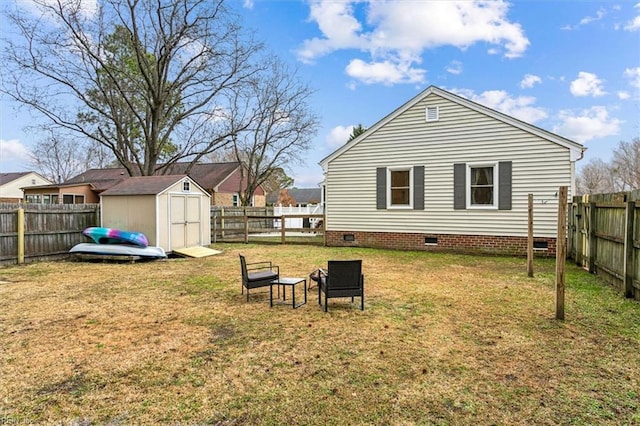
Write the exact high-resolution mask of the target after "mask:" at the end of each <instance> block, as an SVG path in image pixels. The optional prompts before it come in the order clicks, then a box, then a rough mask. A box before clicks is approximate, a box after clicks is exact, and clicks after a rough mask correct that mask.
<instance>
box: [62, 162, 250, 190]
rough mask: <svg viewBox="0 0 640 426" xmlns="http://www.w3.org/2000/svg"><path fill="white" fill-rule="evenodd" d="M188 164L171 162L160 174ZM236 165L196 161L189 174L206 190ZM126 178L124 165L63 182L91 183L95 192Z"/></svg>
mask: <svg viewBox="0 0 640 426" xmlns="http://www.w3.org/2000/svg"><path fill="white" fill-rule="evenodd" d="M189 164H190V163H175V164H172V165H171V166H169V167H168V170H167V172H168V174H166V175H162V176H171V175H185V174H186V173H185V172H186V170H187V167H188V166H189ZM238 167H240V163H238V162H226V163H197V164H195V165H194V166H193V167H192V168H191V171H190V172H189V176H190V177H191V178H192V179H193V180H195V181H196V182H197V183H198V184H199V186H201V187H204V188H206V189H208V190H211V189H214V190H215V189H216V188H217V186H218V185H220V184H221V183H222V182H224V180H225V179H226V178H227V177H229V175H230V174H231V173H233V172H234V171H235V170H236V169H237V168H238ZM134 177H139V176H134ZM127 178H129V174H128V173H127V169H125V168H124V167H117V168H109V169H89V170H87V171H85V172H84V173H80V174H79V175H77V176H74V177H73V178H71V179H69V180H67V181H66V182H64V184H65V185H67V184H78V183H91V184H92V185H93V186H94V188H95V190H96V191H97V192H101V191H104V190H106V189H108V188H111V187H112V186H114V185H116V184H118V183H119V182H120V181H123V180H125V179H127Z"/></svg>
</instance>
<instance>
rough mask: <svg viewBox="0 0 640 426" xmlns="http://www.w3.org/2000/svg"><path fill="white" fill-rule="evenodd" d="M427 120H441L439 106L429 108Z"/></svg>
mask: <svg viewBox="0 0 640 426" xmlns="http://www.w3.org/2000/svg"><path fill="white" fill-rule="evenodd" d="M426 119H427V121H438V120H439V119H440V111H439V109H438V107H437V106H434V107H427V110H426Z"/></svg>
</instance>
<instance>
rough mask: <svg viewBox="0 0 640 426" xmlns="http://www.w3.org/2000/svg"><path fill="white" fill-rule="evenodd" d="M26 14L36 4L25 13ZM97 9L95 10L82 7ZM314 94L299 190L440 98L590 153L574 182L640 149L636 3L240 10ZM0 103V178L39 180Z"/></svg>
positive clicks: (373, 1) (543, 0)
mask: <svg viewBox="0 0 640 426" xmlns="http://www.w3.org/2000/svg"><path fill="white" fill-rule="evenodd" d="M22 1H27V0H22ZM83 1H88V2H92V1H95V0H83ZM231 3H232V4H233V5H234V7H235V9H236V10H237V12H238V13H239V14H240V15H241V18H242V21H243V23H244V25H245V27H247V28H249V29H253V30H254V31H255V33H256V36H257V37H258V38H259V39H261V40H263V41H264V42H265V44H266V46H267V47H268V49H270V50H271V51H273V52H274V54H276V55H278V56H279V57H280V58H281V59H283V60H284V61H285V62H286V63H288V64H289V65H290V66H291V67H292V68H295V69H297V73H298V76H299V77H300V78H301V79H302V80H303V81H305V82H306V83H308V84H309V86H310V87H311V88H312V89H313V90H314V94H313V97H312V98H311V101H310V104H311V107H312V108H313V110H314V112H315V113H316V114H317V115H318V116H319V118H320V126H319V128H318V132H317V134H316V136H315V137H314V138H313V143H312V146H311V148H310V149H309V151H308V152H307V153H306V155H304V156H303V157H304V160H303V162H302V163H301V164H290V165H288V166H287V168H286V172H287V174H288V175H289V176H291V177H293V178H294V186H296V187H299V188H310V187H317V185H318V184H319V183H320V182H321V181H322V180H323V178H322V170H321V168H320V166H319V165H318V162H319V161H320V160H321V159H323V158H324V157H326V156H327V155H329V154H331V153H332V152H333V151H335V150H336V149H338V148H339V147H340V146H341V145H343V144H344V143H345V142H346V141H347V140H348V137H349V134H350V133H351V131H352V127H353V126H355V125H358V124H362V125H363V126H365V127H371V126H372V125H374V124H375V123H376V122H378V121H379V120H381V119H383V118H384V117H385V116H386V115H387V114H389V113H391V112H392V111H394V110H395V109H396V108H398V107H400V106H402V105H403V104H404V103H405V102H407V101H409V100H410V99H411V98H413V97H414V96H416V95H417V94H419V93H420V92H422V91H423V90H425V89H426V88H427V87H429V86H431V85H435V86H438V87H440V88H442V89H445V90H448V91H451V92H454V93H456V94H459V95H462V96H464V97H466V98H468V99H471V100H473V101H475V102H478V103H480V104H483V105H486V106H488V107H490V108H493V109H496V110H498V111H501V112H503V113H506V114H508V115H511V116H513V117H515V118H518V119H520V120H523V121H525V122H528V123H530V124H533V125H536V126H538V127H541V128H543V129H545V130H548V131H551V132H554V133H556V134H558V135H561V136H564V137H566V138H569V139H571V140H573V141H576V142H579V143H581V144H583V145H584V146H585V147H586V148H588V149H587V151H586V153H585V156H584V159H583V160H582V161H580V162H579V163H578V170H579V169H580V167H581V166H583V165H585V164H586V163H587V162H588V161H590V160H591V159H594V158H601V159H603V160H605V161H609V160H610V159H611V157H612V153H613V150H614V149H615V148H616V146H617V145H618V143H619V142H620V141H631V140H632V139H633V138H635V137H640V2H638V1H637V0H634V1H624V0H623V1H615V0H614V1H591V0H590V1H580V0H555V1H551V0H549V1H547V0H529V1H511V2H506V1H475V0H474V1H472V0H467V1H446V0H435V1H427V0H358V1H346V0H344V1H343V0H310V1H297V0H232V1H231ZM16 106H17V105H15V104H14V103H12V102H11V101H10V100H8V99H7V98H6V97H1V98H0V172H2V173H6V172H14V171H26V170H33V166H32V165H31V163H30V161H29V150H30V149H31V148H32V147H33V146H34V144H35V143H36V142H37V141H38V139H37V135H33V134H31V133H29V132H25V131H24V128H25V127H26V126H27V125H29V124H30V123H31V122H32V121H33V120H34V117H33V116H32V115H31V114H29V112H28V111H24V110H19V109H17V108H16Z"/></svg>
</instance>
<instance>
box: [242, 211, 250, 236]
mask: <svg viewBox="0 0 640 426" xmlns="http://www.w3.org/2000/svg"><path fill="white" fill-rule="evenodd" d="M243 219H244V243H245V244H247V243H249V216H247V210H246V209H245V211H244V218H243Z"/></svg>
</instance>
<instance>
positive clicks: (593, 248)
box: [587, 202, 598, 274]
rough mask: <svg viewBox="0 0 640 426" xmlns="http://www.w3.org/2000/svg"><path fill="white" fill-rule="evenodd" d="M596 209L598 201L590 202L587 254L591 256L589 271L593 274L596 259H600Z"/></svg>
mask: <svg viewBox="0 0 640 426" xmlns="http://www.w3.org/2000/svg"><path fill="white" fill-rule="evenodd" d="M596 211H597V207H596V203H595V202H590V203H589V229H588V233H589V235H588V238H589V246H588V249H589V253H587V256H589V273H591V274H595V273H596V261H597V260H598V254H597V252H598V247H597V246H598V237H597V236H596V229H597V226H598V225H597V222H596V216H597V214H596Z"/></svg>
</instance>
